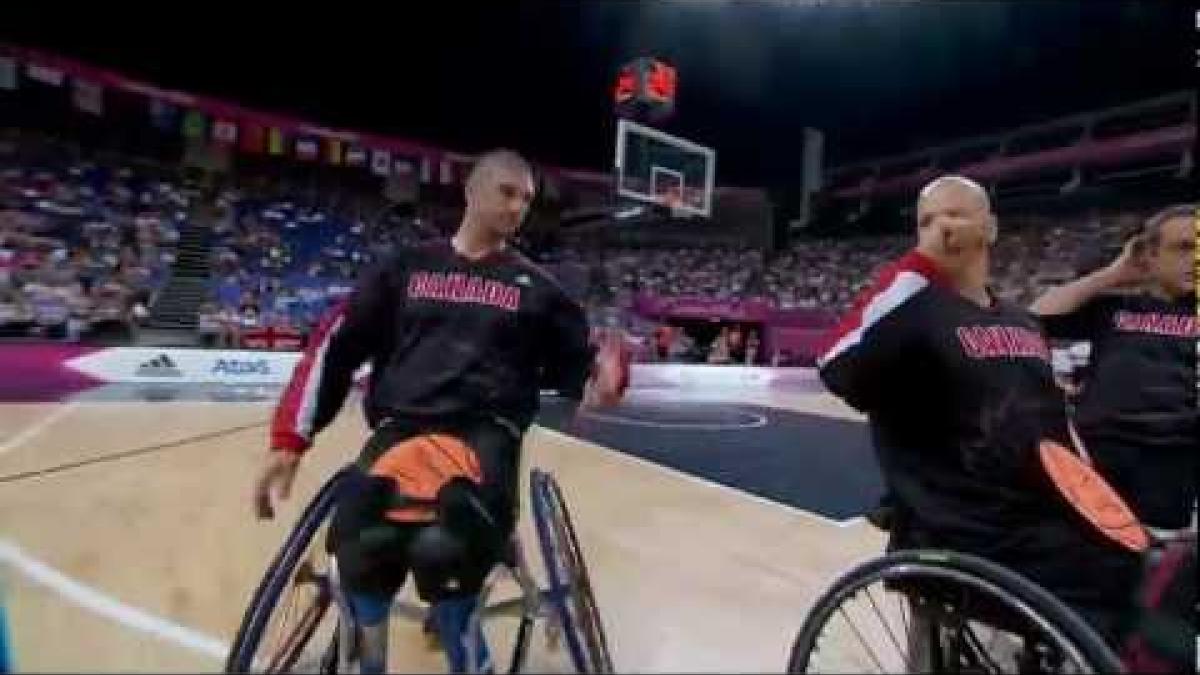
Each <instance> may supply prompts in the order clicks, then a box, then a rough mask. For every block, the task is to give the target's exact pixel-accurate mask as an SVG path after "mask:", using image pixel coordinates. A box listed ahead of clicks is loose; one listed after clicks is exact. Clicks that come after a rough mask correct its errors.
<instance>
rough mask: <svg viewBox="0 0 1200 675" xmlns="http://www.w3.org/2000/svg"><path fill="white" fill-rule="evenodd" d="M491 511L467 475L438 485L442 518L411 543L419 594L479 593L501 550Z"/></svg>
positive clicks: (429, 597) (426, 598)
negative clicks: (439, 486)
mask: <svg viewBox="0 0 1200 675" xmlns="http://www.w3.org/2000/svg"><path fill="white" fill-rule="evenodd" d="M498 540H499V534H498V532H497V530H496V525H495V523H494V521H493V519H492V516H491V514H489V513H488V511H487V509H486V508H485V507H484V505H483V503H482V502H481V501H480V499H479V496H478V487H476V486H475V485H474V484H473V483H471V482H470V481H467V480H462V479H456V480H453V481H450V482H449V483H447V484H446V485H445V486H443V487H442V488H441V489H440V490H439V491H438V520H437V522H436V523H434V524H432V525H426V526H422V527H421V529H420V531H419V532H417V534H416V535H415V536H414V537H413V541H412V542H411V543H410V544H409V548H408V560H409V565H410V566H411V567H412V571H413V578H414V580H415V581H416V584H417V594H418V595H419V596H420V597H421V599H422V600H424V601H426V602H437V601H439V600H444V599H447V598H453V597H462V596H470V595H475V594H478V593H479V591H480V589H481V588H482V587H483V581H484V579H485V578H486V577H487V574H488V572H489V571H491V569H492V566H493V565H495V564H496V561H497V559H498V554H499V547H498V545H497V542H498Z"/></svg>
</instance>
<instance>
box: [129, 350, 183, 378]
mask: <svg viewBox="0 0 1200 675" xmlns="http://www.w3.org/2000/svg"><path fill="white" fill-rule="evenodd" d="M137 376H138V377H183V373H182V372H180V370H179V367H178V366H176V365H175V362H174V361H172V360H171V357H169V356H167V355H166V354H159V355H158V356H156V357H154V358H152V359H150V360H149V361H147V362H145V363H143V364H142V365H140V366H138V369H137Z"/></svg>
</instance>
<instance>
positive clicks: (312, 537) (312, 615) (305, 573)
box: [225, 470, 346, 673]
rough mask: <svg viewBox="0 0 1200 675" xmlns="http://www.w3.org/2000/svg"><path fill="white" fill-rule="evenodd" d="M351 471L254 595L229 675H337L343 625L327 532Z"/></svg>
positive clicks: (321, 498)
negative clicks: (309, 674) (302, 674)
mask: <svg viewBox="0 0 1200 675" xmlns="http://www.w3.org/2000/svg"><path fill="white" fill-rule="evenodd" d="M345 477H346V470H342V471H341V472H339V473H337V474H335V475H334V476H333V477H332V478H330V479H329V480H328V481H327V482H326V483H325V485H324V486H322V488H321V490H320V491H319V492H318V493H317V495H316V497H314V498H313V500H312V501H311V502H310V503H309V504H308V506H307V507H306V508H305V509H304V512H303V513H302V514H301V515H300V518H299V520H298V521H297V522H296V525H295V526H294V527H293V528H292V531H291V533H290V534H289V535H288V537H287V539H286V540H285V542H284V544H283V547H282V548H281V549H280V550H279V553H277V554H276V555H275V559H274V560H273V561H272V562H271V565H270V567H268V568H267V573H266V575H265V576H264V577H263V579H262V581H261V582H260V583H259V585H258V588H257V589H256V590H255V591H254V595H253V597H252V598H251V601H250V605H249V607H248V608H247V609H246V613H245V615H244V616H243V617H242V623H241V626H240V627H239V628H238V632H237V635H236V636H235V637H234V640H233V645H232V646H231V648H230V651H229V657H228V659H227V661H226V663H225V672H227V673H294V672H322V673H332V672H334V671H335V669H336V665H337V661H338V650H339V645H338V633H339V626H338V622H339V620H340V618H341V617H340V616H339V612H338V609H337V603H336V602H335V598H334V593H335V592H336V591H335V588H334V587H333V579H332V575H331V565H330V559H329V556H328V554H327V553H326V551H325V545H324V537H322V536H318V535H319V533H321V532H322V531H323V530H324V529H325V528H326V527H327V523H328V522H329V520H330V517H331V516H332V514H333V511H334V507H335V506H336V502H337V496H338V492H339V488H340V486H341V485H342V483H343V481H344V480H345Z"/></svg>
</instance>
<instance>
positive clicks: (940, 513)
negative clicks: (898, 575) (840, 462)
mask: <svg viewBox="0 0 1200 675" xmlns="http://www.w3.org/2000/svg"><path fill="white" fill-rule="evenodd" d="M916 234H917V242H916V246H915V247H914V248H913V249H912V250H911V251H909V252H908V253H907V254H905V255H904V256H903V257H901V258H900V259H899V260H897V261H895V262H893V263H891V264H890V265H888V266H886V267H885V268H884V269H883V271H882V272H881V273H880V275H879V277H878V278H877V279H876V280H875V282H874V284H873V285H872V286H871V287H870V288H868V289H867V290H866V291H864V293H863V294H862V295H861V296H860V297H859V298H858V299H857V301H856V302H855V304H854V306H853V307H852V309H851V310H850V312H849V313H848V315H847V316H846V317H845V318H844V319H843V320H842V322H841V323H840V325H839V326H838V327H837V328H836V329H835V330H834V331H833V332H832V333H831V335H830V337H829V339H828V341H827V344H826V345H825V347H824V349H823V353H822V355H821V357H820V358H819V359H818V367H819V372H820V376H821V379H822V381H824V383H825V385H826V386H827V387H828V388H829V390H830V391H831V392H833V393H834V394H835V395H837V396H838V397H840V398H842V399H843V400H845V401H846V402H847V403H849V404H850V405H851V406H853V407H854V408H856V409H858V410H860V411H862V412H864V413H866V415H867V418H868V422H869V425H870V428H871V433H872V436H873V439H874V443H875V446H876V451H877V455H878V458H879V462H880V465H881V467H882V469H883V473H884V475H885V476H886V478H887V483H888V487H889V490H890V492H891V495H892V499H893V500H894V501H895V503H896V520H895V523H894V525H893V526H892V528H891V540H890V542H889V548H890V549H892V550H895V549H903V548H942V549H951V550H955V551H961V552H964V553H970V554H974V555H978V556H980V557H983V558H987V559H990V560H992V561H995V562H997V563H999V564H1001V565H1004V566H1005V567H1008V568H1010V569H1013V570H1015V571H1017V572H1019V573H1021V574H1023V575H1025V576H1026V577H1028V578H1029V579H1032V580H1033V581H1035V582H1036V583H1038V584H1040V585H1041V586H1043V587H1044V588H1046V589H1048V590H1050V591H1051V592H1052V593H1054V594H1056V595H1057V596H1058V597H1059V598H1060V599H1061V600H1063V601H1064V602H1066V603H1067V604H1068V605H1070V606H1072V607H1073V608H1074V609H1075V610H1076V611H1078V612H1079V613H1080V614H1081V615H1082V616H1083V617H1085V618H1086V619H1087V620H1088V621H1089V622H1090V623H1091V624H1092V625H1093V626H1094V627H1095V628H1096V629H1097V630H1098V631H1099V632H1100V633H1101V634H1102V635H1104V636H1105V637H1106V638H1108V639H1109V640H1110V641H1111V642H1113V643H1114V644H1115V643H1116V642H1117V640H1118V639H1119V635H1120V632H1121V630H1122V622H1123V621H1124V619H1125V617H1126V615H1127V612H1128V610H1129V607H1130V603H1131V601H1132V596H1133V589H1134V586H1135V584H1136V582H1137V579H1138V575H1139V573H1140V568H1139V557H1138V555H1137V554H1135V553H1132V552H1130V551H1127V550H1126V549H1124V548H1122V547H1120V546H1119V545H1118V544H1116V543H1114V542H1113V541H1112V540H1110V539H1109V538H1107V537H1105V536H1104V535H1103V534H1102V533H1100V532H1099V531H1098V530H1096V529H1095V528H1094V527H1093V526H1091V525H1090V524H1089V523H1088V522H1087V521H1086V520H1085V519H1084V518H1083V517H1081V516H1080V515H1079V513H1078V512H1077V511H1076V510H1075V509H1074V508H1073V506H1072V504H1071V503H1070V502H1068V501H1067V500H1066V499H1065V498H1064V497H1063V496H1062V495H1061V494H1060V493H1059V492H1058V491H1057V490H1056V489H1055V487H1054V486H1053V484H1052V483H1051V481H1050V480H1048V479H1047V477H1046V474H1045V471H1044V470H1043V469H1042V467H1041V464H1040V460H1039V447H1040V445H1041V444H1042V441H1052V442H1055V443H1058V444H1060V445H1062V446H1065V447H1068V448H1070V447H1072V435H1071V430H1070V426H1069V422H1068V417H1067V406H1066V402H1065V400H1064V396H1063V392H1062V390H1061V389H1060V388H1059V387H1058V385H1057V384H1056V383H1055V380H1054V371H1053V369H1052V367H1051V363H1050V351H1049V349H1048V347H1047V345H1046V343H1045V341H1044V340H1043V337H1042V333H1041V327H1040V326H1039V324H1038V322H1037V321H1036V320H1035V318H1034V317H1033V316H1031V315H1030V314H1029V313H1028V312H1027V311H1026V310H1025V309H1024V308H1021V307H1016V306H1012V305H1009V304H1007V303H1006V302H1004V301H1002V300H1000V299H998V298H997V297H996V296H995V295H994V294H993V293H992V291H991V289H990V288H989V287H988V282H989V267H990V256H991V250H992V245H993V244H994V243H995V242H996V238H997V234H998V231H997V221H996V216H995V214H994V213H993V212H992V207H991V202H990V200H989V198H988V194H987V191H986V190H984V189H983V188H982V187H981V186H980V185H978V184H977V183H975V182H974V181H972V180H970V179H968V178H965V177H962V176H943V177H941V178H938V179H936V180H934V181H933V182H931V183H929V184H928V185H926V186H925V187H924V189H922V190H921V193H920V197H919V198H918V200H917V232H916Z"/></svg>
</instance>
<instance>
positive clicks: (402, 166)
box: [392, 157, 413, 176]
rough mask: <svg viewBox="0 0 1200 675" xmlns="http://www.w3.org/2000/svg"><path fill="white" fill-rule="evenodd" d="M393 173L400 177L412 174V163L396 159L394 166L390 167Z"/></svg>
mask: <svg viewBox="0 0 1200 675" xmlns="http://www.w3.org/2000/svg"><path fill="white" fill-rule="evenodd" d="M392 171H393V173H398V174H400V175H402V176H405V175H408V174H411V173H412V172H413V163H412V162H411V161H410V160H407V159H401V158H399V157H398V158H396V164H395V165H394V166H393V167H392Z"/></svg>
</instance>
